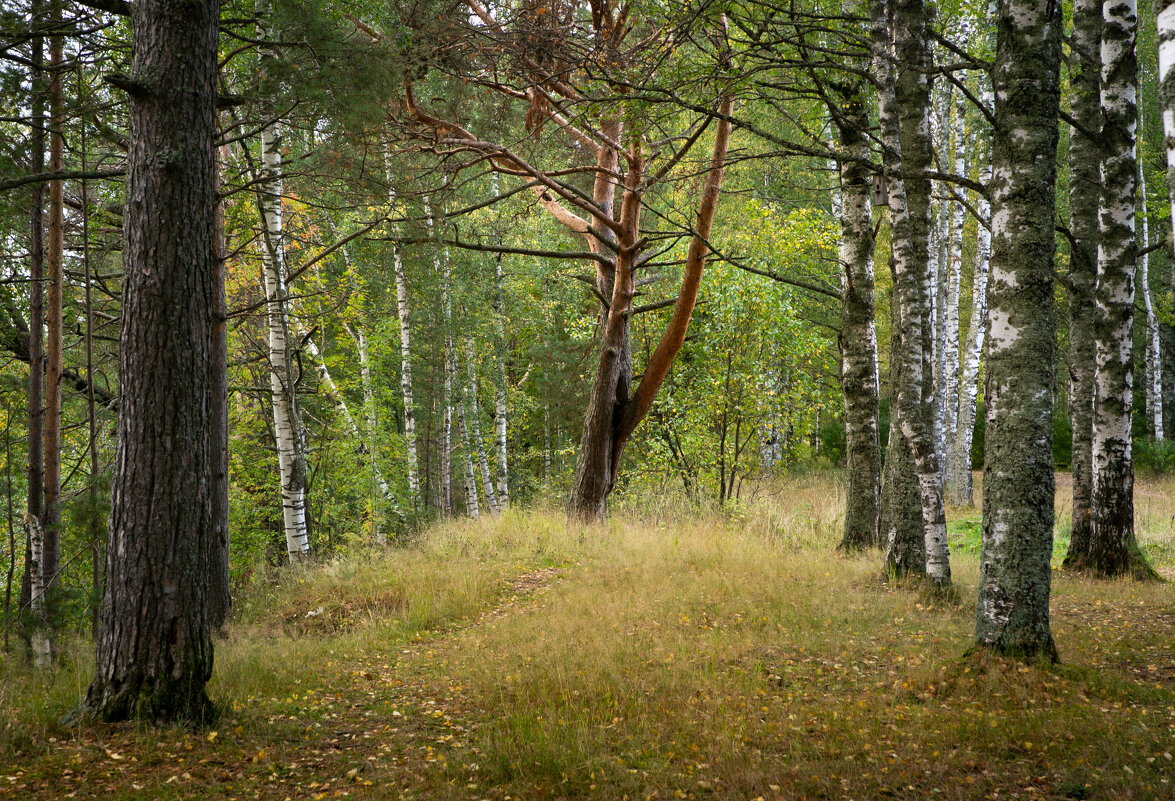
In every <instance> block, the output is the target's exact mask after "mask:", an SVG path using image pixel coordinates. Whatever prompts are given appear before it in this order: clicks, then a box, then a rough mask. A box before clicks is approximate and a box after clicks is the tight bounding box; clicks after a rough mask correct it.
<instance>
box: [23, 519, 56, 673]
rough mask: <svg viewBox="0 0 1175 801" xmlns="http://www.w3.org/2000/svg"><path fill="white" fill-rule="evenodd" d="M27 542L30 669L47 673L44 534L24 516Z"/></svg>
mask: <svg viewBox="0 0 1175 801" xmlns="http://www.w3.org/2000/svg"><path fill="white" fill-rule="evenodd" d="M25 525H26V526H27V530H28V543H29V560H28V563H29V613H30V617H31V618H32V626H31V627H30V628H31V630H32V632H31V637H30V641H31V644H32V651H33V667H35V668H36V669H37V670H49V669H50V668H51V667H53V649H52V640H51V638H50V636H49V615H48V612H47V610H46V605H45V574H44V572H43V569H42V565H43V564H44V559H45V531H44V529H42V528H41V523H40V521H38V520H37V518H35V517H33V516H32V515H26V516H25Z"/></svg>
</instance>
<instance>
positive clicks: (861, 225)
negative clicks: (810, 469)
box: [833, 84, 881, 550]
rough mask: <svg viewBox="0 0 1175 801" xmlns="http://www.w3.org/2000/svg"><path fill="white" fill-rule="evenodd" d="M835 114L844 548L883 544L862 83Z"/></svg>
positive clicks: (843, 95)
mask: <svg viewBox="0 0 1175 801" xmlns="http://www.w3.org/2000/svg"><path fill="white" fill-rule="evenodd" d="M838 94H839V95H840V99H841V101H842V102H841V103H839V104H837V105H840V106H841V108H840V109H839V110H838V111H837V113H836V114H834V115H833V121H834V123H835V124H836V127H837V131H838V133H839V136H840V144H841V148H842V149H843V150H844V151H845V153H846V154H847V155H849V156H851V157H853V160H851V161H845V162H844V163H842V164H841V165H840V214H839V215H838V216H839V218H840V265H841V271H842V274H843V294H844V300H843V301H842V310H841V331H840V346H841V359H842V361H841V386H842V387H843V389H844V399H845V448H846V451H847V454H846V456H847V461H848V467H847V474H848V488H847V490H846V493H845V501H846V507H845V528H844V536H843V538H842V539H841V543H840V547H841V548H842V549H844V550H853V549H858V548H865V547H869V546H877V545H880V544H881V542H880V537H881V530H880V525H881V446H880V442H879V436H878V425H877V417H878V380H877V329H876V326H875V323H874V308H873V219H872V206H871V204H870V199H869V193H870V181H869V173H868V170H867V168H866V167H865V166H864V162H865V161H867V160H868V158H869V155H870V153H869V141H868V139H867V138H866V135H865V132H866V131H867V130H868V128H869V114H868V110H867V108H866V106H865V104H864V99H863V98H862V87H861V86H860V85H859V84H852V85H846V86H845V87H844V88H843V90H842V91H841V92H840V93H838Z"/></svg>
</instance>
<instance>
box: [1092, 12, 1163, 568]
mask: <svg viewBox="0 0 1175 801" xmlns="http://www.w3.org/2000/svg"><path fill="white" fill-rule="evenodd" d="M1102 11H1103V26H1102V42H1101V119H1102V125H1101V135H1100V137H1099V138H1100V140H1101V145H1102V159H1101V187H1102V188H1101V202H1100V211H1099V215H1098V249H1097V272H1098V275H1097V319H1096V324H1095V332H1096V334H1095V336H1096V349H1097V350H1096V354H1097V373H1096V377H1095V381H1094V407H1093V443H1092V451H1093V496H1092V503H1091V506H1092V515H1091V518H1092V524H1093V525H1092V527H1091V531H1090V542H1089V556H1088V561H1087V564H1088V566H1089V567H1090V568H1091V569H1093V571H1094V572H1095V573H1098V574H1100V575H1107V576H1113V575H1118V574H1121V573H1125V572H1127V571H1130V570H1138V571H1139V572H1140V573H1141V574H1146V573H1147V572H1148V571H1149V568H1148V567H1147V566H1146V563H1145V561H1144V560H1143V557H1142V554H1141V552H1140V551H1139V549H1138V544H1137V542H1136V541H1135V538H1134V462H1133V458H1132V454H1131V431H1130V427H1131V412H1132V406H1133V378H1134V376H1133V372H1134V281H1135V272H1136V268H1137V258H1138V245H1137V243H1136V242H1135V238H1134V233H1135V230H1134V229H1135V202H1136V197H1135V191H1136V189H1137V184H1138V161H1137V157H1136V153H1135V147H1136V142H1135V129H1136V125H1137V121H1138V107H1137V95H1138V60H1137V57H1136V56H1135V40H1136V38H1137V35H1138V14H1137V6H1136V3H1135V2H1134V0H1124V1H1122V2H1119V1H1118V0H1107V2H1105V3H1104V5H1103V6H1102Z"/></svg>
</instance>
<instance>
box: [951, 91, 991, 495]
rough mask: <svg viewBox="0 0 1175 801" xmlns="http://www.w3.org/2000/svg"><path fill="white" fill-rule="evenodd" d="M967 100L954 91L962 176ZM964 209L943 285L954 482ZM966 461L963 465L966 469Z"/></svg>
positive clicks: (956, 215) (958, 213)
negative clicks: (944, 290)
mask: <svg viewBox="0 0 1175 801" xmlns="http://www.w3.org/2000/svg"><path fill="white" fill-rule="evenodd" d="M966 108H967V99H966V98H965V97H964V96H963V93H962V92H960V93H959V94H958V102H957V103H956V105H955V125H954V136H955V139H954V147H955V172H956V173H958V174H959V175H966V174H967V173H968V169H967V142H968V137H967V125H966V111H965V110H966ZM965 211H966V210H965V209H964V208H963V204H962V203H955V204H953V205H952V206H951V213H952V218H951V239H950V243H949V250H948V253H947V287H946V307H947V308H946V346H945V348H944V351H945V359H944V361H945V368H944V374H945V382H946V389H945V396H946V418H945V421H944V422H945V428H946V432H945V442H946V444H945V447H944V453H945V454H946V457H947V462H946V465H945V469H946V475H947V476H949V477H950V479H951V483H952V484H953V483H954V480H955V475H956V474H957V472H958V471H957V470H956V469H955V459H956V456H955V453H954V445H955V442H956V441H957V440H958V438H959V372H960V370H959V367H960V365H959V284H960V281H961V278H962V274H963V223H964V220H965V217H964V214H965ZM980 227H982V226H980ZM970 467H971V464H970V460H968V464H967V468H968V472H970Z"/></svg>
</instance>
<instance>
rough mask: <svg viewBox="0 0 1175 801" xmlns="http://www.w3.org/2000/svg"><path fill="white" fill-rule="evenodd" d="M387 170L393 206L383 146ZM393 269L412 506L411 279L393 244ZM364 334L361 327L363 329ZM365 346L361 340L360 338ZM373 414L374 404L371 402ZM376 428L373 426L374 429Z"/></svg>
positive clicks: (388, 157) (416, 485)
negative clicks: (406, 273) (409, 296)
mask: <svg viewBox="0 0 1175 801" xmlns="http://www.w3.org/2000/svg"><path fill="white" fill-rule="evenodd" d="M384 170H385V174H386V176H387V180H388V207H389V208H394V207H395V204H396V192H395V190H394V189H393V188H392V152H391V149H390V148H389V147H387V146H386V145H385V147H384ZM392 269H393V272H394V274H395V281H396V315H397V316H398V318H399V321H400V396H401V398H402V399H403V403H404V447H405V451H406V456H407V465H406V467H407V472H408V493H409V495H410V496H411V499H412V509H413V510H414V511H415V510H416V509H417V504H418V503H419V502H420V471H419V468H418V460H417V455H416V404H415V400H414V397H413V393H412V323H411V321H412V314H411V310H410V308H409V306H408V279H407V277H406V276H405V274H404V260H403V258H401V255H400V246H399V245H398V244H395V243H393V244H392ZM360 335H362V331H360ZM360 343H361V346H362V340H361V341H360ZM371 408H372V411H371V412H370V413H371V414H374V413H375V411H374V409H375V407H374V405H372V407H371ZM372 430H373V431H374V428H373V429H372Z"/></svg>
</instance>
